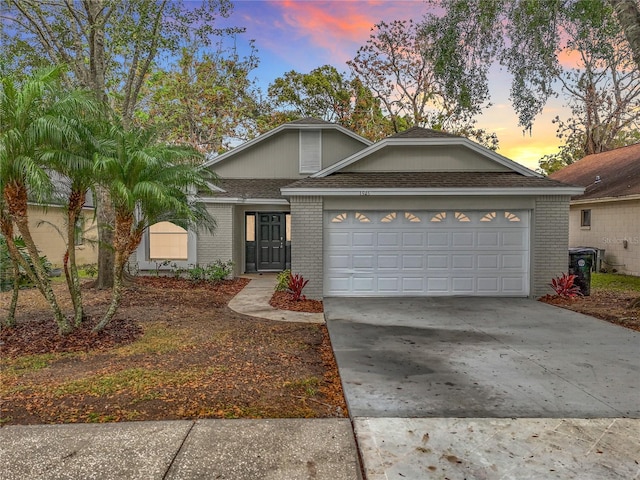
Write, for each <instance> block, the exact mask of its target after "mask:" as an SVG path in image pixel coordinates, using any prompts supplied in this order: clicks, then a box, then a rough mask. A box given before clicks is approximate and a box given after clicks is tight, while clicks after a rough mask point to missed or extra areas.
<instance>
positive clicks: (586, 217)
mask: <svg viewBox="0 0 640 480" xmlns="http://www.w3.org/2000/svg"><path fill="white" fill-rule="evenodd" d="M580 226H581V227H590V226H591V210H580Z"/></svg>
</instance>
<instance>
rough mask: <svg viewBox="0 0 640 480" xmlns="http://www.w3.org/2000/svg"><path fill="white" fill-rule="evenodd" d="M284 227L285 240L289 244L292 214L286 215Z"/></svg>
mask: <svg viewBox="0 0 640 480" xmlns="http://www.w3.org/2000/svg"><path fill="white" fill-rule="evenodd" d="M284 225H285V240H286V241H287V242H290V241H291V214H290V213H285V214H284Z"/></svg>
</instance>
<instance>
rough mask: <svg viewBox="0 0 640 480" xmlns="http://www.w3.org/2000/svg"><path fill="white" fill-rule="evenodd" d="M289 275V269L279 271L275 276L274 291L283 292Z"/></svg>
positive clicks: (286, 287) (286, 286)
mask: <svg viewBox="0 0 640 480" xmlns="http://www.w3.org/2000/svg"><path fill="white" fill-rule="evenodd" d="M290 277H291V270H285V271H284V272H280V273H279V274H278V276H277V277H276V292H285V291H287V289H288V288H289V278H290Z"/></svg>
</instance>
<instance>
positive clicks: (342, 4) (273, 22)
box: [218, 0, 564, 169]
mask: <svg viewBox="0 0 640 480" xmlns="http://www.w3.org/2000/svg"><path fill="white" fill-rule="evenodd" d="M427 11H428V5H427V4H425V3H424V2H423V1H420V0H235V1H234V11H233V13H232V14H231V16H230V18H229V19H226V20H224V21H222V22H220V24H219V25H218V26H230V25H235V26H239V27H244V28H246V33H244V34H241V35H238V37H237V39H236V42H237V45H238V48H239V50H240V52H242V51H243V49H246V46H247V45H248V41H249V40H250V39H253V40H255V46H256V48H257V49H258V57H259V58H260V67H259V68H258V69H257V71H256V72H255V74H256V76H257V77H258V80H259V83H260V85H261V87H262V88H263V90H266V87H267V86H268V84H269V83H270V82H272V81H273V80H274V79H276V78H277V77H280V76H282V75H283V74H284V73H285V72H287V71H289V70H296V71H298V72H302V73H306V72H309V71H310V70H312V69H314V68H316V67H319V66H321V65H325V64H330V65H333V66H335V67H336V68H337V69H338V70H340V71H344V72H347V71H348V67H347V65H346V63H345V62H346V61H347V60H349V59H351V58H353V57H354V56H355V54H356V52H357V50H358V48H359V47H360V46H361V45H364V44H365V42H366V41H367V39H368V38H369V35H370V32H371V28H372V27H373V26H374V25H375V24H376V23H378V22H379V21H381V20H384V21H386V22H390V21H393V20H401V19H404V20H406V19H413V20H414V21H419V20H420V19H421V18H422V17H423V15H424V14H425V13H427ZM490 81H491V83H490V87H491V95H492V99H491V102H492V104H493V106H492V107H491V108H490V109H489V110H488V111H486V112H485V113H484V114H483V115H482V116H481V117H478V123H479V126H480V127H482V128H486V129H487V130H488V131H492V132H496V133H497V134H498V137H499V140H500V149H499V153H501V154H502V155H505V156H507V157H509V158H511V159H513V160H515V161H517V162H519V163H522V164H523V165H526V166H527V167H529V168H532V169H535V168H536V167H537V166H538V159H539V158H540V157H542V156H543V155H545V154H548V153H555V152H556V151H557V147H558V145H559V140H558V139H557V138H556V137H555V126H554V125H553V124H552V123H551V120H552V119H553V118H554V117H555V116H556V115H561V116H562V114H563V112H564V109H563V108H562V106H561V103H560V102H559V101H558V100H554V101H552V102H550V103H549V104H548V105H547V107H546V108H545V111H544V112H543V114H542V115H541V116H540V117H538V119H537V120H536V123H535V124H534V128H533V132H532V135H529V134H528V133H527V134H526V135H523V132H522V128H521V127H518V125H517V123H518V122H517V117H516V115H515V113H514V112H513V109H512V107H511V104H510V102H509V98H508V95H509V84H510V78H509V76H508V75H507V74H506V73H505V72H504V71H501V70H500V68H498V67H497V66H496V67H494V68H493V69H492V72H491V79H490Z"/></svg>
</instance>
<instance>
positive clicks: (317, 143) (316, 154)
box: [300, 130, 322, 173]
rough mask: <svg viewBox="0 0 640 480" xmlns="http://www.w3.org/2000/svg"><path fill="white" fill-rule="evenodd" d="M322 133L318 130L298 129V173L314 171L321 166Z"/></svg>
mask: <svg viewBox="0 0 640 480" xmlns="http://www.w3.org/2000/svg"><path fill="white" fill-rule="evenodd" d="M321 135H322V133H321V132H320V130H301V131H300V173H315V172H317V171H318V170H320V168H321V158H322V141H321V139H322V137H321Z"/></svg>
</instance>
